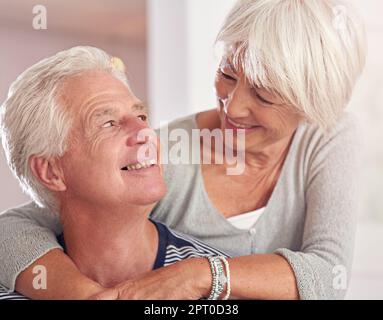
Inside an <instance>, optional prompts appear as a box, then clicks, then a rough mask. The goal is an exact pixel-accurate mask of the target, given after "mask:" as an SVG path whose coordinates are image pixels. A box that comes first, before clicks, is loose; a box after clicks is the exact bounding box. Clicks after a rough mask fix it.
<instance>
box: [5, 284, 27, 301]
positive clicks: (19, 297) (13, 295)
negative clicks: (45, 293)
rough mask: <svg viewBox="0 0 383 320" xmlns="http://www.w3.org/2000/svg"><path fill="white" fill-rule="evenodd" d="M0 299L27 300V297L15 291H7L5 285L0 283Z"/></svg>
mask: <svg viewBox="0 0 383 320" xmlns="http://www.w3.org/2000/svg"><path fill="white" fill-rule="evenodd" d="M0 300H29V299H28V298H27V297H24V296H23V295H21V294H19V293H17V292H8V291H7V290H6V289H5V287H3V286H2V285H0Z"/></svg>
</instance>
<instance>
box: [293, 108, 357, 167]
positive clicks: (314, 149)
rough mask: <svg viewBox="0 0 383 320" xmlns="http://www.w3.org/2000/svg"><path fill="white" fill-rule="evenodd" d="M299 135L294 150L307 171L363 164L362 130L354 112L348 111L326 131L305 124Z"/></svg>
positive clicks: (298, 132) (301, 127)
mask: <svg viewBox="0 0 383 320" xmlns="http://www.w3.org/2000/svg"><path fill="white" fill-rule="evenodd" d="M297 134H298V136H299V138H298V139H297V141H296V144H295V150H296V154H297V157H298V158H299V160H300V163H301V164H302V165H303V167H304V168H306V169H307V170H308V171H306V172H311V171H315V172H316V170H317V169H320V168H322V169H323V168H330V167H331V168H333V167H335V168H340V167H341V166H344V167H350V166H355V165H359V164H360V160H361V154H362V153H363V131H362V127H361V124H360V121H359V120H358V118H357V116H356V115H355V114H353V113H351V112H345V113H344V114H343V115H342V116H341V117H340V118H339V120H338V122H337V123H336V125H335V126H333V127H332V128H329V129H327V131H323V130H321V129H319V128H317V127H315V126H312V125H310V124H302V125H301V126H300V128H299V129H298V131H297ZM299 160H298V161H299Z"/></svg>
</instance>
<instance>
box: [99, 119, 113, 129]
mask: <svg viewBox="0 0 383 320" xmlns="http://www.w3.org/2000/svg"><path fill="white" fill-rule="evenodd" d="M114 125H115V122H114V120H109V121H108V122H105V123H104V124H103V125H102V128H110V127H114Z"/></svg>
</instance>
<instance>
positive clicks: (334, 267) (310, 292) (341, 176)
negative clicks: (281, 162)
mask: <svg viewBox="0 0 383 320" xmlns="http://www.w3.org/2000/svg"><path fill="white" fill-rule="evenodd" d="M360 154H361V139H360V130H359V129H358V128H357V126H356V122H355V120H354V119H353V118H352V117H351V116H347V117H346V118H344V119H343V120H342V122H341V123H340V124H339V125H338V126H337V129H336V130H335V132H332V133H331V134H329V135H327V136H322V138H321V139H319V140H318V142H317V143H316V145H315V146H314V148H313V152H312V153H311V157H310V158H309V160H308V161H309V166H308V172H307V175H306V177H307V181H306V183H307V184H306V194H305V197H306V219H305V223H304V232H303V238H302V246H301V248H300V250H299V251H292V250H289V249H286V248H281V249H278V250H276V251H275V253H277V254H279V255H281V256H283V257H284V258H285V259H286V260H287V261H288V262H289V263H290V265H291V267H292V269H293V271H294V273H295V277H296V281H297V286H298V290H299V295H300V298H301V299H344V297H345V294H346V289H347V286H348V283H349V279H350V273H351V264H352V259H353V251H354V237H355V232H356V221H357V211H358V203H359V202H358V192H357V186H358V179H357V178H358V176H359V171H360V170H359V169H360V164H361V163H360V157H359V156H360Z"/></svg>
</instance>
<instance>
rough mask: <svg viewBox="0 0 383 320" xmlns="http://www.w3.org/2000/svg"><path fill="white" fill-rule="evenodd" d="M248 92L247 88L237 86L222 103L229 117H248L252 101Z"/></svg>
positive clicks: (252, 104)
mask: <svg viewBox="0 0 383 320" xmlns="http://www.w3.org/2000/svg"><path fill="white" fill-rule="evenodd" d="M248 91H249V89H248V88H246V87H244V86H243V85H241V84H238V85H237V86H236V87H235V88H233V90H232V91H231V92H230V93H229V95H228V97H227V98H226V99H225V101H223V104H224V108H225V112H226V114H227V115H228V116H229V117H232V118H244V117H247V116H249V115H250V113H251V108H252V107H253V106H254V101H253V99H252V97H251V96H250V94H249V92H248Z"/></svg>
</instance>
